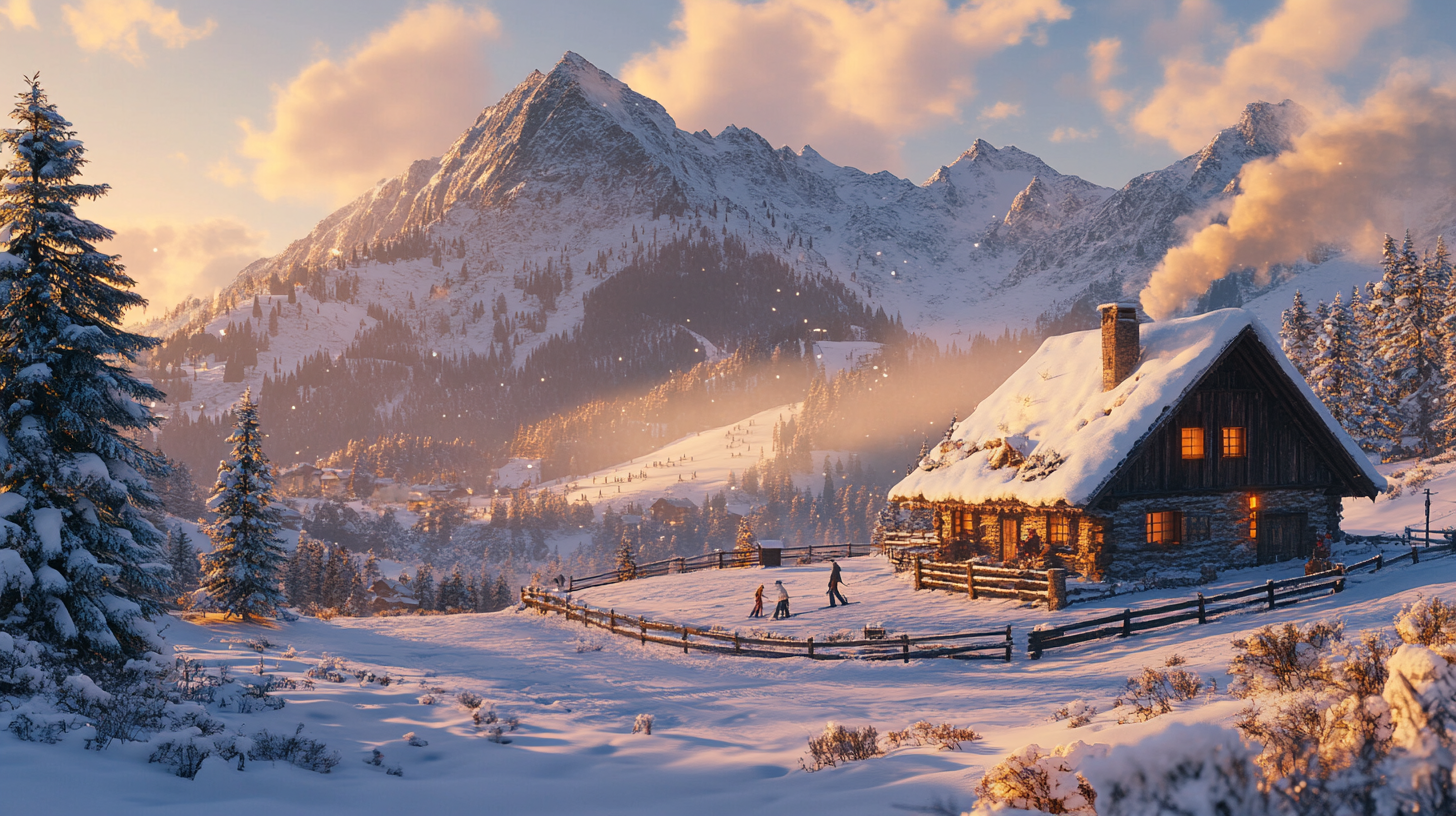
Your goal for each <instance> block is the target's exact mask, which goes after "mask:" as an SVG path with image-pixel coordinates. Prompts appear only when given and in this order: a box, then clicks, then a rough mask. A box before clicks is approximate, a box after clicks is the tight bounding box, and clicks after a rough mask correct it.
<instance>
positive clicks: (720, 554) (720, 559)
mask: <svg viewBox="0 0 1456 816" xmlns="http://www.w3.org/2000/svg"><path fill="white" fill-rule="evenodd" d="M718 569H723V551H722V550H719V551H718Z"/></svg>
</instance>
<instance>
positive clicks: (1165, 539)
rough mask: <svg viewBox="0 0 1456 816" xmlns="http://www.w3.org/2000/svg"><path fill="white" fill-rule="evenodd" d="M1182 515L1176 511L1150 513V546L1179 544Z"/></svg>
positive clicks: (1148, 528) (1148, 520)
mask: <svg viewBox="0 0 1456 816" xmlns="http://www.w3.org/2000/svg"><path fill="white" fill-rule="evenodd" d="M1182 526H1183V525H1182V514H1181V513H1179V512H1178V511H1176V510H1164V511H1162V512H1159V513H1148V517H1147V532H1148V536H1147V538H1148V543H1149V544H1177V543H1178V534H1179V533H1180V532H1181V530H1180V528H1181V527H1182Z"/></svg>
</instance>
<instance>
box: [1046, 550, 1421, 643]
mask: <svg viewBox="0 0 1456 816" xmlns="http://www.w3.org/2000/svg"><path fill="white" fill-rule="evenodd" d="M1377 557H1378V556H1377ZM1401 557H1402V558H1404V557H1405V556H1401ZM1362 563H1364V562H1362ZM1346 571H1347V570H1346V569H1345V568H1344V567H1343V566H1340V567H1337V568H1335V569H1333V570H1330V571H1328V572H1319V573H1315V574H1314V575H1303V576H1300V577H1298V578H1285V579H1283V580H1281V581H1267V582H1265V583H1264V585H1263V586H1252V587H1249V588H1248V589H1240V590H1237V591H1235V592H1225V593H1223V594H1220V595H1210V596H1207V597H1205V596H1204V594H1203V593H1202V592H1200V593H1198V595H1197V597H1196V598H1194V599H1193V600H1189V601H1180V602H1178V603H1172V604H1167V605H1164V606H1155V607H1151V608H1148V609H1137V610H1133V609H1124V610H1123V611H1121V612H1119V613H1117V614H1114V615H1108V616H1106V617H1101V618H1092V619H1091V620H1084V621H1077V622H1076V623H1068V624H1064V625H1062V626H1054V627H1050V628H1046V629H1035V630H1032V631H1031V632H1030V633H1029V634H1028V635H1027V642H1026V647H1027V648H1026V651H1027V654H1028V655H1029V656H1030V657H1031V659H1032V660H1036V659H1038V658H1040V657H1041V655H1042V652H1044V651H1046V650H1047V649H1056V648H1061V647H1064V646H1072V645H1075V644H1078V643H1086V642H1087V641H1089V640H1100V639H1102V638H1110V637H1131V636H1132V635H1133V634H1134V633H1136V632H1142V631H1146V630H1148V629H1157V628H1160V627H1163V626H1171V625H1172V624H1175V623H1184V622H1187V621H1191V620H1196V621H1198V622H1199V623H1201V624H1202V623H1208V621H1209V620H1211V619H1213V618H1215V617H1217V616H1218V615H1222V614H1226V613H1228V612H1234V611H1238V610H1241V609H1246V608H1249V607H1255V608H1262V609H1265V610H1268V609H1277V608H1279V607H1281V606H1289V605H1290V604H1294V603H1298V602H1299V601H1300V600H1301V599H1303V598H1304V597H1305V596H1307V595H1313V594H1315V593H1321V592H1329V593H1334V592H1343V591H1344V589H1345V573H1346Z"/></svg>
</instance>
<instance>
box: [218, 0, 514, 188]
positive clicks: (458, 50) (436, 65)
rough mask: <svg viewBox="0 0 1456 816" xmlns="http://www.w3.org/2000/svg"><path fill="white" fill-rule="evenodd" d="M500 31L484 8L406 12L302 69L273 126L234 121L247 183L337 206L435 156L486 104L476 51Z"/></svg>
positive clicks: (282, 92)
mask: <svg viewBox="0 0 1456 816" xmlns="http://www.w3.org/2000/svg"><path fill="white" fill-rule="evenodd" d="M499 31H500V25H499V22H498V21H497V20H496V17H495V15H493V14H491V13H490V12H489V11H487V10H484V9H478V10H471V11H467V10H465V9H461V8H459V7H456V6H453V5H450V4H447V3H435V4H432V5H429V6H425V7H423V8H417V9H412V10H410V11H407V12H405V13H404V14H403V15H402V16H401V17H400V18H399V19H398V20H396V21H395V22H394V23H393V24H392V25H390V26H389V28H387V29H385V30H383V31H378V32H376V33H374V34H373V35H371V36H370V38H369V40H368V41H367V42H365V43H364V44H362V45H360V46H358V47H357V48H356V49H355V50H354V51H353V53H351V54H350V55H349V56H348V57H347V58H346V59H344V60H342V61H334V60H332V59H328V58H324V59H320V60H318V61H317V62H314V63H313V64H312V65H309V66H308V67H306V68H304V69H303V70H302V71H301V72H300V73H299V74H298V76H296V77H294V78H293V80H292V81H291V82H289V83H288V85H287V86H286V87H283V88H278V89H276V93H275V99H274V103H273V111H272V116H271V118H272V123H271V128H270V129H266V130H263V129H259V128H257V127H255V126H254V125H253V123H252V122H250V121H248V120H246V119H245V120H243V121H242V122H240V123H239V124H240V125H241V126H242V128H243V132H244V140H243V144H242V148H241V151H240V152H241V153H242V155H243V156H245V157H247V158H249V159H252V160H253V162H254V167H253V171H252V180H253V183H254V185H255V186H256V187H257V189H258V191H259V192H260V193H262V194H263V195H264V196H265V197H267V198H269V199H279V198H283V197H290V198H298V199H310V200H321V201H324V202H327V203H331V204H339V203H343V202H345V201H348V200H350V199H352V198H354V197H356V196H358V195H359V194H360V193H362V192H364V191H365V190H367V189H368V188H369V187H370V186H371V185H373V184H374V183H375V182H376V181H377V180H378V179H380V178H381V177H384V176H390V175H395V174H397V173H400V172H403V171H404V170H405V168H406V167H408V166H409V163H410V162H411V161H414V160H416V159H423V158H426V157H429V156H437V155H440V153H442V152H443V150H444V149H445V148H446V147H447V146H449V144H450V143H451V142H452V141H454V139H455V138H456V137H458V136H459V135H460V132H461V130H463V129H464V127H465V126H466V125H467V124H468V123H469V122H470V120H471V119H472V117H473V116H474V115H475V114H476V113H478V112H479V111H480V109H481V108H482V107H484V104H485V101H486V100H485V97H486V95H487V93H488V92H489V90H490V74H489V71H488V70H487V67H486V64H485V55H484V53H483V51H482V48H481V46H482V44H483V43H484V42H485V41H486V40H490V39H494V38H495V37H497V36H498V34H499Z"/></svg>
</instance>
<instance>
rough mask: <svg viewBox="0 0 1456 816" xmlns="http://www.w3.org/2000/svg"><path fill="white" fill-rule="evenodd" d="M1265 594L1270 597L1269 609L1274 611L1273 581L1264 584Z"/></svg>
mask: <svg viewBox="0 0 1456 816" xmlns="http://www.w3.org/2000/svg"><path fill="white" fill-rule="evenodd" d="M1264 592H1265V593H1266V594H1267V595H1268V596H1269V608H1270V609H1273V608H1274V581H1273V580H1269V581H1265V582H1264Z"/></svg>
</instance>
